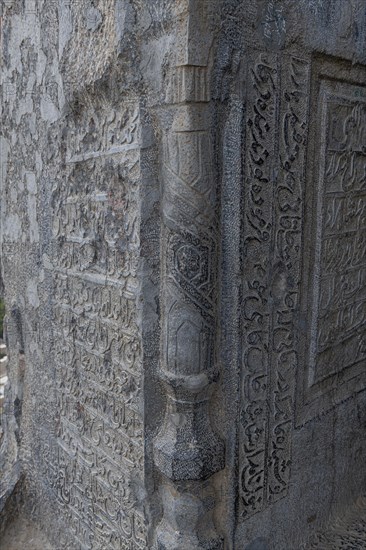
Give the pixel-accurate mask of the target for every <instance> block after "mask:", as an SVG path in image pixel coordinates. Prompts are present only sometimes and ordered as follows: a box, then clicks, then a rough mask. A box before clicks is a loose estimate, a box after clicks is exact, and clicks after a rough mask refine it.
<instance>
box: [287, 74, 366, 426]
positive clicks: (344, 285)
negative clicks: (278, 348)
mask: <svg viewBox="0 0 366 550" xmlns="http://www.w3.org/2000/svg"><path fill="white" fill-rule="evenodd" d="M329 70H330V74H329V76H331V68H330V69H329ZM325 72H326V71H325ZM354 74H355V80H356V82H350V83H345V82H341V81H337V80H331V79H330V78H327V75H326V74H325V75H322V76H321V77H320V76H315V79H317V80H316V94H317V98H318V101H317V103H318V111H317V123H315V126H316V127H317V130H316V143H317V148H318V151H319V154H318V155H317V156H316V162H315V166H316V168H315V169H314V171H313V172H312V173H311V176H310V177H311V180H310V181H309V187H310V186H311V187H310V189H309V193H308V199H309V200H307V208H308V216H307V220H308V222H307V228H306V235H307V237H308V238H307V239H306V249H305V251H304V252H305V254H304V257H305V273H306V274H307V279H305V281H307V285H306V288H304V292H303V299H302V314H303V318H304V320H305V323H306V336H305V337H304V339H303V343H304V348H303V354H302V357H303V358H304V359H305V362H304V363H303V364H302V369H301V372H300V373H299V377H300V384H299V396H298V402H299V407H298V409H299V410H298V421H299V422H300V423H301V422H303V421H306V420H309V419H310V418H312V417H314V416H315V415H317V414H319V413H322V412H325V411H326V410H327V409H328V408H330V407H331V406H333V405H335V404H337V403H338V402H340V401H341V400H344V399H347V398H348V397H350V396H351V395H352V394H353V393H354V392H355V391H360V390H362V389H363V388H364V387H365V378H366V88H365V86H362V85H361V84H364V83H365V78H363V79H362V78H361V80H360V83H359V84H358V83H357V76H358V75H357V73H356V72H354ZM347 76H348V79H349V80H350V79H351V78H350V77H351V76H352V72H351V71H350V73H349V74H348V75H347ZM314 122H315V121H314ZM310 193H312V197H311V198H310Z"/></svg>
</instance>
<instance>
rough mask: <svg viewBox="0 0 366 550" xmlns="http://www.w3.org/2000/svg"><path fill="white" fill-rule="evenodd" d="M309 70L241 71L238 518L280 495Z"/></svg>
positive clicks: (301, 64) (259, 65) (289, 63)
mask: <svg viewBox="0 0 366 550" xmlns="http://www.w3.org/2000/svg"><path fill="white" fill-rule="evenodd" d="M309 76H310V63H309V62H308V61H306V60H304V59H301V58H299V57H297V56H287V55H286V56H285V55H283V56H282V57H281V56H279V55H275V54H271V53H263V52H257V53H256V54H255V55H254V56H253V57H252V59H250V61H249V65H248V76H247V82H248V94H247V97H248V98H249V99H248V106H247V121H246V122H247V126H246V150H245V155H244V159H245V165H244V171H245V181H244V205H245V206H244V214H243V237H242V238H243V274H242V277H243V300H242V311H241V325H242V328H241V331H242V348H243V353H242V367H241V395H240V428H239V496H240V499H239V500H240V502H239V516H240V519H241V520H245V519H247V518H248V517H250V516H251V515H253V514H255V513H257V512H259V511H261V510H263V509H264V508H265V507H266V506H267V505H269V504H271V503H273V502H275V501H277V500H279V499H280V498H282V497H284V496H285V495H286V494H287V488H288V482H289V477H290V466H291V438H292V427H293V408H294V387H295V372H296V370H297V361H298V356H297V347H298V342H297V334H296V330H295V327H296V320H297V315H298V300H299V289H300V266H301V248H302V224H303V212H302V201H303V193H304V177H305V174H304V165H305V155H306V143H307V132H308V96H309V94H308V89H309V80H310V79H309Z"/></svg>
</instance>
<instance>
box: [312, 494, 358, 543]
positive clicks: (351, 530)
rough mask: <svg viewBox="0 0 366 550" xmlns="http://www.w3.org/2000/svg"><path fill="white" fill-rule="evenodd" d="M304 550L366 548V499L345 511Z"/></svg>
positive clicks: (314, 537) (315, 536)
mask: <svg viewBox="0 0 366 550" xmlns="http://www.w3.org/2000/svg"><path fill="white" fill-rule="evenodd" d="M301 548H302V550H363V549H364V548H366V497H360V498H359V499H358V501H357V502H356V503H355V504H354V505H353V506H351V507H350V508H349V509H348V510H345V513H344V514H343V515H339V516H338V518H337V519H334V520H333V521H331V522H330V524H329V526H327V527H326V528H325V529H324V530H323V531H320V532H318V533H317V534H316V535H314V536H313V537H312V541H311V542H310V543H309V544H307V545H305V546H302V547H301Z"/></svg>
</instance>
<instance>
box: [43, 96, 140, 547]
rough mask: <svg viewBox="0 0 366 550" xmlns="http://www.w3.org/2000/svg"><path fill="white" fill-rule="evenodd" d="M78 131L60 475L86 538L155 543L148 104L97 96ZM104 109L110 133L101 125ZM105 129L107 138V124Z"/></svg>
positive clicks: (56, 272) (60, 335) (61, 211)
mask: <svg viewBox="0 0 366 550" xmlns="http://www.w3.org/2000/svg"><path fill="white" fill-rule="evenodd" d="M79 118H80V120H76V121H75V126H74V128H73V127H72V126H71V128H70V132H69V136H68V139H67V155H66V162H67V168H66V174H65V175H64V176H63V177H62V178H61V179H60V181H58V182H57V184H56V185H55V188H54V190H53V198H52V200H53V241H52V249H51V254H50V258H49V260H48V261H49V262H51V263H52V266H53V267H52V269H51V268H50V267H49V269H51V274H52V279H53V291H54V294H53V295H54V303H53V319H54V320H53V335H54V342H55V344H54V348H55V349H54V357H55V371H56V384H57V398H58V403H57V411H58V419H57V432H56V437H57V441H56V446H55V448H52V450H51V449H50V450H49V453H50V455H52V457H53V458H52V462H53V464H55V467H54V471H53V472H51V478H52V479H53V482H52V486H53V487H54V490H55V492H56V494H57V498H58V500H59V502H60V504H61V509H62V513H63V515H64V518H65V520H66V523H67V525H68V526H69V529H70V530H71V536H72V538H73V539H74V541H75V544H77V545H78V547H80V548H82V549H85V550H94V549H95V550H96V549H99V548H111V549H112V548H113V549H115V550H122V549H123V550H124V549H126V550H127V549H131V550H132V549H137V548H146V544H147V542H146V523H145V519H144V510H143V503H142V502H141V496H140V495H142V494H143V493H144V491H143V483H144V480H143V472H144V444H143V437H144V436H143V410H142V373H141V363H142V351H141V334H140V329H139V318H138V300H139V294H138V281H137V267H138V258H139V244H140V243H139V207H138V201H139V186H138V182H139V179H140V169H139V160H140V151H139V140H138V137H137V132H138V125H139V110H138V106H137V105H133V104H132V103H129V104H127V106H126V109H125V110H123V109H122V110H121V112H118V113H117V112H115V111H108V112H105V109H104V110H103V108H100V107H98V105H96V106H95V107H93V109H91V108H90V109H89V110H88V111H87V112H85V113H82V114H81V116H80V117H79ZM99 119H103V120H104V121H105V127H104V129H103V131H102V132H101V133H99V132H97V131H95V132H94V133H93V132H92V130H91V127H92V125H93V124H94V123H95V121H96V120H99ZM101 135H102V138H103V139H101V137H100V136H101Z"/></svg>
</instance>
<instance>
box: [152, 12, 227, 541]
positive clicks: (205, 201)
mask: <svg viewBox="0 0 366 550" xmlns="http://www.w3.org/2000/svg"><path fill="white" fill-rule="evenodd" d="M196 4H197V6H196ZM203 4H206V3H205V2H201V3H196V2H190V6H189V7H190V9H191V11H188V15H187V17H189V18H195V17H200V18H201V16H202V13H201V8H202V5H203ZM203 11H205V10H203ZM196 12H197V13H196ZM186 23H187V22H186V21H185V24H183V23H182V25H183V27H184V28H185V29H189V25H187V24H186ZM206 23H207V21H206V19H205V18H204V17H202V20H200V24H201V25H202V27H203V26H204V25H205V24H206ZM196 24H198V23H197V20H196V21H195V25H196ZM195 30H197V29H195ZM192 32H193V31H192ZM193 36H196V37H197V34H196V33H194V34H193V35H192V37H191V36H190V32H189V31H188V30H187V31H186V32H183V34H182V35H181V34H180V33H178V37H179V38H178V40H179V41H180V46H182V43H183V44H186V48H185V49H184V48H183V50H182V51H183V53H182V52H181V56H183V58H184V59H183V60H182V61H181V60H180V59H179V56H180V54H179V53H178V59H177V66H176V67H175V68H173V69H172V74H171V78H170V83H169V86H168V92H167V101H168V102H170V104H171V105H172V104H173V105H174V110H173V117H172V119H173V120H172V125H171V127H170V128H169V129H168V130H166V133H165V135H164V137H163V163H162V164H163V171H162V177H163V193H162V223H163V228H162V229H163V230H162V267H161V280H162V300H161V302H162V341H161V361H160V377H161V380H162V382H163V384H164V387H165V390H166V411H165V417H164V420H163V422H162V425H161V427H160V430H159V432H158V434H157V436H156V438H155V441H154V460H155V465H156V467H157V468H158V470H159V471H160V472H161V474H162V489H161V495H162V501H163V517H162V520H161V522H160V524H159V526H158V528H157V537H156V539H157V547H158V548H159V549H166V550H168V549H171V548H175V549H181V550H183V549H184V550H189V549H192V550H193V549H198V548H205V549H214V548H222V547H223V541H222V539H221V537H220V536H219V535H218V534H217V532H216V531H215V527H214V521H213V512H214V508H215V495H214V489H213V486H212V483H211V480H210V478H211V477H212V475H213V474H215V473H216V472H218V471H220V470H222V469H223V467H224V443H223V441H222V440H221V439H220V438H219V436H218V435H217V434H216V432H215V430H214V428H213V427H212V425H211V422H210V400H211V397H212V393H213V391H214V387H215V381H216V380H217V378H218V374H219V372H218V366H217V360H216V354H215V332H216V317H217V316H216V307H217V305H216V304H217V260H218V258H217V254H218V250H217V242H218V234H217V227H216V216H215V213H216V192H215V178H214V174H213V160H212V144H211V136H210V117H209V110H208V98H209V95H208V89H209V70H208V67H207V62H206V64H204V63H203V62H202V60H200V61H199V62H198V63H195V62H193V61H194V60H192V58H191V56H192V55H193V57H194V53H193V54H192V53H191V51H190V48H191V47H192V44H191V40H192V39H193ZM198 36H199V35H198ZM182 41H183V42H182ZM178 49H179V48H178ZM196 62H197V60H196ZM170 108H171V107H170Z"/></svg>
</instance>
